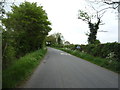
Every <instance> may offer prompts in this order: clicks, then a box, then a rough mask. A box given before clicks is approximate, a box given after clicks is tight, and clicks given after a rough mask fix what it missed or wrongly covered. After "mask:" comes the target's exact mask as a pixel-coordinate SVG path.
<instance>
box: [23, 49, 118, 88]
mask: <svg viewBox="0 0 120 90" xmlns="http://www.w3.org/2000/svg"><path fill="white" fill-rule="evenodd" d="M22 87H23V88H118V74H117V73H114V72H112V71H109V70H107V69H104V68H102V67H99V66H97V65H95V64H92V63H90V62H88V61H85V60H82V59H80V58H77V57H75V56H72V55H70V54H68V53H66V52H63V51H60V50H56V49H53V48H48V52H47V54H46V56H45V58H44V60H43V61H42V63H41V64H40V65H39V66H38V67H37V69H36V70H35V72H34V73H33V74H32V76H31V77H30V79H29V80H28V81H26V83H25V84H24V85H22Z"/></svg>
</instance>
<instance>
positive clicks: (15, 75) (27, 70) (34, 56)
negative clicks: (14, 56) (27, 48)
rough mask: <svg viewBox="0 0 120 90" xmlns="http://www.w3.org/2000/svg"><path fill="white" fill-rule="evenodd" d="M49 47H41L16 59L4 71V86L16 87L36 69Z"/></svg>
mask: <svg viewBox="0 0 120 90" xmlns="http://www.w3.org/2000/svg"><path fill="white" fill-rule="evenodd" d="M46 50H47V49H40V50H37V51H35V52H32V53H28V54H26V55H25V56H24V57H21V58H20V59H18V60H17V61H15V62H14V63H13V64H12V65H11V66H10V67H9V68H7V69H5V70H4V71H3V83H2V86H3V88H15V87H16V86H18V85H19V84H20V83H21V82H23V81H24V80H25V79H26V78H27V77H29V76H30V75H31V74H32V72H33V71H34V69H35V68H36V67H37V66H38V65H39V64H40V61H41V60H42V58H43V57H44V55H45V53H46Z"/></svg>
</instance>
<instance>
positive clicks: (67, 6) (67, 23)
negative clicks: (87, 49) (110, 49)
mask: <svg viewBox="0 0 120 90" xmlns="http://www.w3.org/2000/svg"><path fill="white" fill-rule="evenodd" d="M9 1H10V0H9ZM23 1H24V0H23ZM26 1H29V2H37V3H38V5H42V6H43V9H44V10H45V11H46V13H47V14H48V18H49V20H50V21H51V23H52V25H51V27H52V31H51V32H50V33H49V34H53V33H55V32H59V33H62V35H63V36H64V38H65V40H66V41H69V42H70V43H74V44H87V38H88V37H87V36H86V35H85V33H87V32H89V28H88V24H87V23H85V22H83V21H82V20H80V19H78V10H86V11H88V12H89V14H94V12H95V11H94V10H93V9H92V8H91V7H90V6H91V4H89V3H87V2H86V1H87V0H26ZM10 2H12V1H10ZM15 2H16V3H19V0H15ZM21 2H22V0H21ZM16 3H15V4H16ZM92 5H93V6H94V8H98V7H97V6H99V5H95V4H92ZM102 21H103V23H105V24H104V25H100V28H99V31H101V30H104V31H108V32H98V34H97V39H99V40H100V42H101V43H106V42H115V41H118V18H117V14H116V13H115V10H107V12H106V13H105V14H104V16H103V17H102Z"/></svg>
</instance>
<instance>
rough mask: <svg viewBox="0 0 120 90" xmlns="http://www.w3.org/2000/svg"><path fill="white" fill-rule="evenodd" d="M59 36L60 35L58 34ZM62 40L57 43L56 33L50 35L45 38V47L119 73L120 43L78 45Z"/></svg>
mask: <svg viewBox="0 0 120 90" xmlns="http://www.w3.org/2000/svg"><path fill="white" fill-rule="evenodd" d="M60 36H62V35H61V34H60ZM62 38H63V36H62ZM62 38H61V39H60V40H61V43H59V41H60V40H58V37H56V33H55V34H52V35H50V36H48V37H47V41H48V44H47V45H48V46H50V47H53V48H56V49H60V50H63V51H65V52H67V53H70V54H72V55H74V56H77V57H79V58H82V59H84V60H87V61H89V62H91V63H94V64H96V65H99V66H101V67H104V68H107V69H109V70H111V71H114V72H117V73H120V69H119V68H120V54H119V53H120V51H119V50H120V43H117V42H114V43H105V44H101V43H100V42H96V43H94V44H87V45H79V44H70V42H68V41H65V40H64V39H62ZM78 47H79V48H78Z"/></svg>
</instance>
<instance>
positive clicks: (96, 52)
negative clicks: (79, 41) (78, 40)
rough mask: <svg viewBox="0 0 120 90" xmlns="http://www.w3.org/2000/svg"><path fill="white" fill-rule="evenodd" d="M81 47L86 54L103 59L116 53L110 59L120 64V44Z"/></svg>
mask: <svg viewBox="0 0 120 90" xmlns="http://www.w3.org/2000/svg"><path fill="white" fill-rule="evenodd" d="M81 47H82V50H83V51H84V52H86V53H89V54H91V55H93V56H97V57H102V58H107V57H111V56H110V55H111V54H112V53H114V55H113V57H112V58H110V59H112V60H115V61H118V62H120V54H119V53H120V51H119V50H120V43H116V42H115V43H106V44H98V45H94V44H91V45H81Z"/></svg>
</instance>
